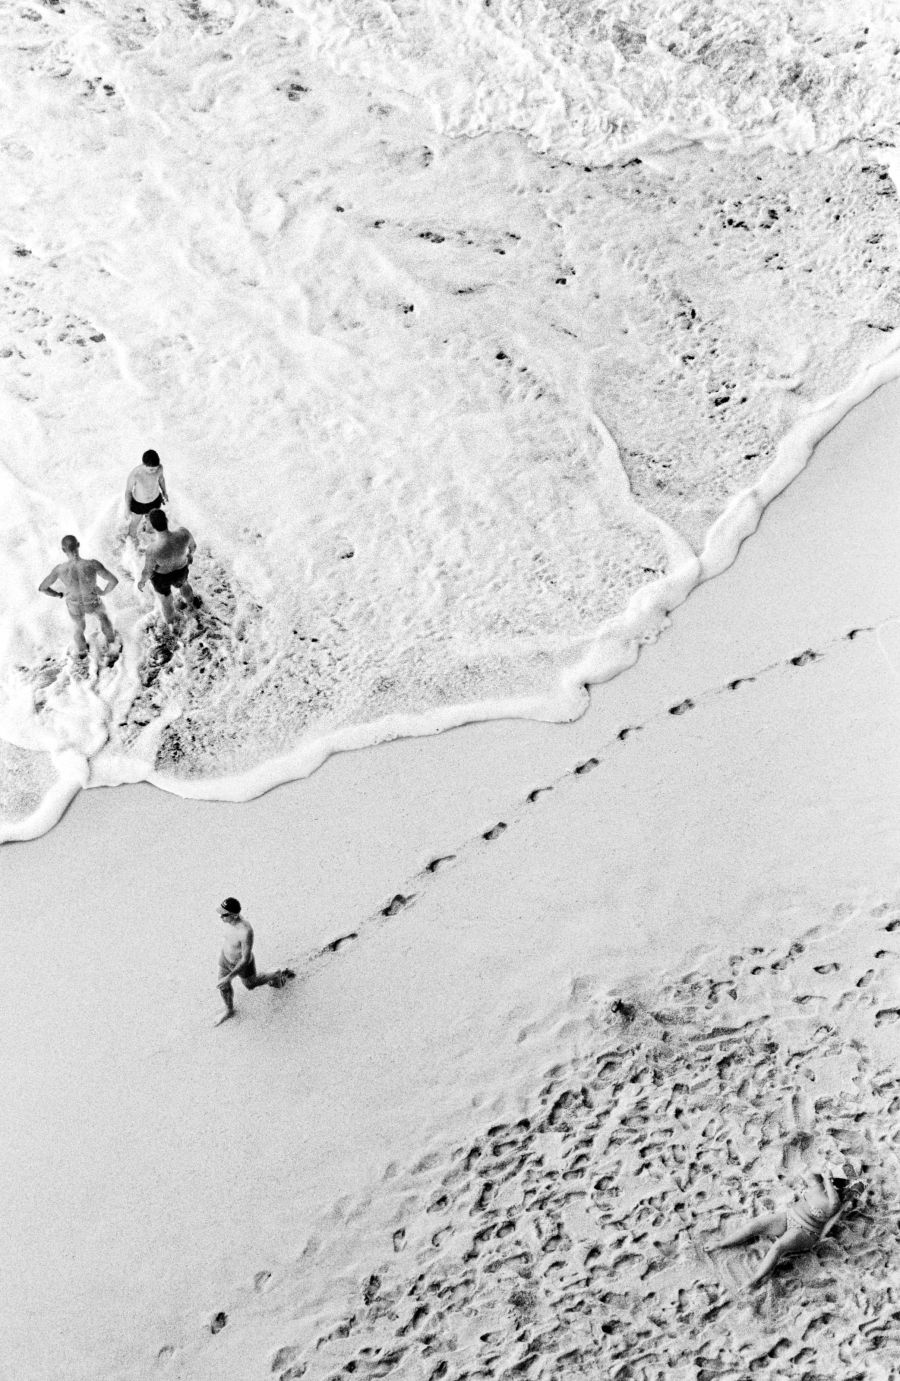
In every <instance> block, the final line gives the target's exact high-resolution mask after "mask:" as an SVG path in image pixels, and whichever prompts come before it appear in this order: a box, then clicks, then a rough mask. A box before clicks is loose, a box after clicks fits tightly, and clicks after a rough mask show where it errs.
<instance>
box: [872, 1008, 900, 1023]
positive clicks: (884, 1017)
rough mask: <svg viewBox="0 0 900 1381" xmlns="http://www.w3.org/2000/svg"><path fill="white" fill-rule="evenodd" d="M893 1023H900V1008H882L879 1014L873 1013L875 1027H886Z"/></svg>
mask: <svg viewBox="0 0 900 1381" xmlns="http://www.w3.org/2000/svg"><path fill="white" fill-rule="evenodd" d="M894 1021H900V1008H898V1007H882V1009H881V1011H880V1012H876V1013H875V1025H876V1026H887V1025H889V1024H890V1023H891V1022H894Z"/></svg>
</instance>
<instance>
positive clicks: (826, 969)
mask: <svg viewBox="0 0 900 1381" xmlns="http://www.w3.org/2000/svg"><path fill="white" fill-rule="evenodd" d="M876 957H877V956H876ZM814 967H815V971H816V973H837V971H838V969H839V968H840V967H841V966H840V964H835V963H831V964H816V965H815V966H814Z"/></svg>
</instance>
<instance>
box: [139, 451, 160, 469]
mask: <svg viewBox="0 0 900 1381" xmlns="http://www.w3.org/2000/svg"><path fill="white" fill-rule="evenodd" d="M159 463H160V462H159V456H158V455H157V454H156V452H155V451H145V452H144V454H143V455H142V456H141V464H142V465H146V466H147V467H148V468H149V469H150V470H155V469H157V467H158V465H159Z"/></svg>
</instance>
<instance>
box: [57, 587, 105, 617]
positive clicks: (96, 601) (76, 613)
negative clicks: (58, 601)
mask: <svg viewBox="0 0 900 1381" xmlns="http://www.w3.org/2000/svg"><path fill="white" fill-rule="evenodd" d="M66 608H67V609H68V611H69V613H70V614H71V615H72V618H73V619H80V618H83V617H84V615H85V614H96V613H99V611H100V610H101V609H102V608H103V605H102V604H101V602H100V595H99V594H98V593H97V591H96V590H94V591H93V592H92V593H91V594H87V595H66Z"/></svg>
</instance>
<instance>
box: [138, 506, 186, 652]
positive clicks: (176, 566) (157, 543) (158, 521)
mask: <svg viewBox="0 0 900 1381" xmlns="http://www.w3.org/2000/svg"><path fill="white" fill-rule="evenodd" d="M150 526H151V527H152V528H153V531H154V532H155V533H156V536H155V538H154V539H153V541H152V542H151V543H150V545H149V547H148V548H147V554H146V556H145V558H144V570H143V573H142V575H141V578H140V580H139V581H138V589H139V590H143V588H144V585H145V584H146V583H147V580H148V579H149V581H150V583H151V584H152V586H153V588H154V590H155V591H156V595H157V598H158V600H159V607H160V610H161V612H162V616H163V618H164V619H165V621H166V623H167V624H171V623H173V622H174V619H175V607H174V605H173V603H172V591H173V589H177V590H178V591H179V592H180V594H181V600H182V604H183V605H184V607H185V608H187V607H188V606H190V605H194V606H196V605H198V604H199V603H200V601H199V599H198V598H197V596H196V595H195V594H194V591H193V590H192V589H191V584H190V581H189V580H188V574H189V567H190V564H191V561H192V559H193V556H194V552H195V551H196V549H197V543H196V542H195V541H194V539H193V537H192V536H191V534H190V533H189V532H188V530H187V528H186V527H175V528H171V529H170V528H169V520H168V518H167V517H166V515H165V513H163V511H162V509H161V508H156V509H154V510H153V512H152V513H151V514H150Z"/></svg>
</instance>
